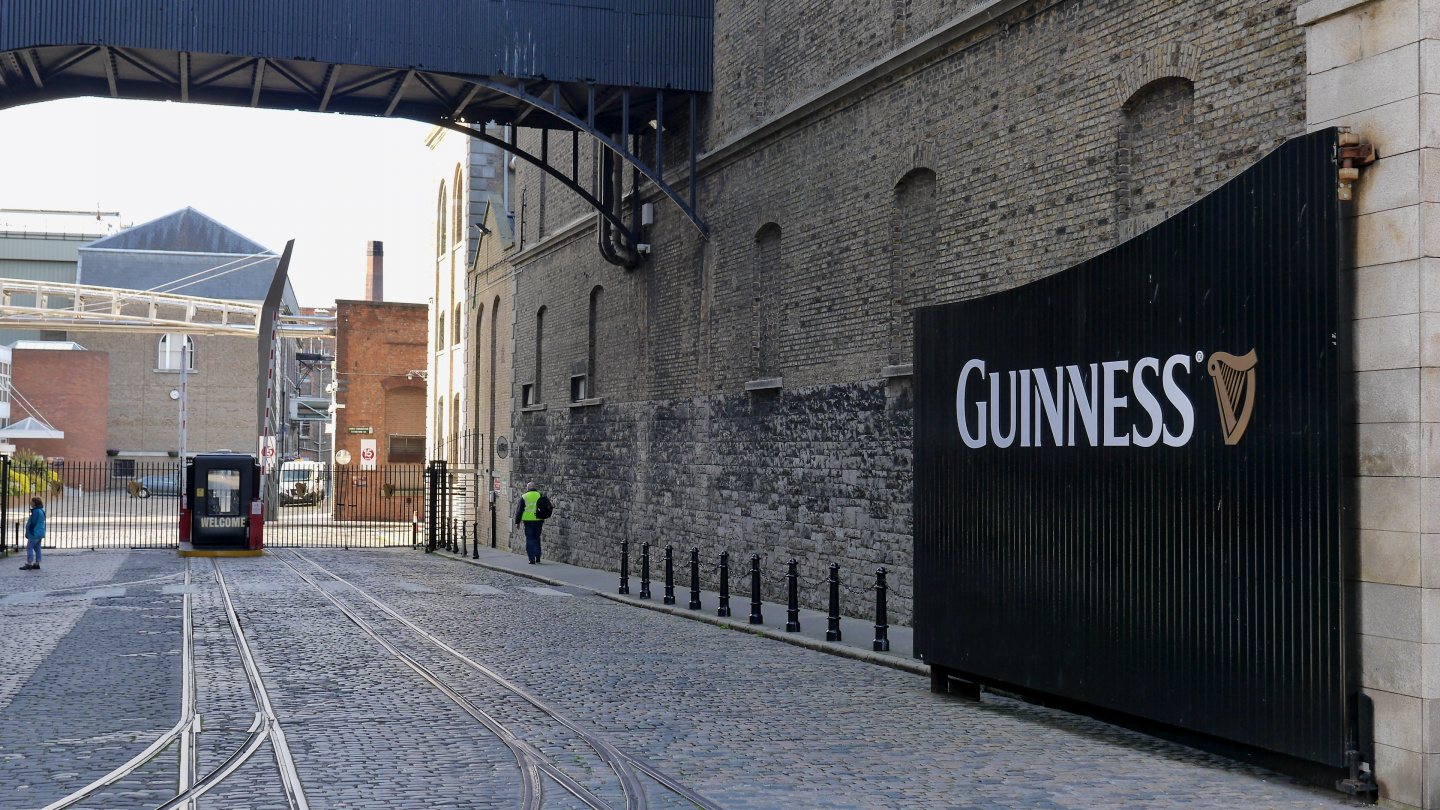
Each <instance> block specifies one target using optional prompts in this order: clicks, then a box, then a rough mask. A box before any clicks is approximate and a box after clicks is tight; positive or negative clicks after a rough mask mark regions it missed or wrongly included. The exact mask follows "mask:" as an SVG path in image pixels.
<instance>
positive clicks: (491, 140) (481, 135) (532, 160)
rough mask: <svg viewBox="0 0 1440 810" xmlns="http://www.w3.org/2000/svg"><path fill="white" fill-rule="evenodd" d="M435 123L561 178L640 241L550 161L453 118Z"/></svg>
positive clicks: (556, 177)
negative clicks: (497, 148)
mask: <svg viewBox="0 0 1440 810" xmlns="http://www.w3.org/2000/svg"><path fill="white" fill-rule="evenodd" d="M435 125H436V126H441V127H444V128H446V129H453V130H455V131H456V132H460V133H463V134H465V135H468V136H470V137H471V138H478V139H480V140H482V141H484V142H486V143H488V144H492V145H494V146H497V147H499V148H500V149H502V150H504V151H506V152H509V153H511V154H513V155H514V156H516V157H518V158H520V159H521V160H523V161H525V162H526V163H529V164H530V165H532V166H534V167H536V168H537V169H540V170H541V171H543V172H545V173H546V174H548V175H550V176H551V177H553V178H555V179H556V180H559V181H560V182H561V184H562V185H564V186H565V187H566V188H568V189H570V190H571V191H573V192H575V193H576V194H579V195H580V197H581V199H583V200H585V202H587V203H589V204H590V207H591V208H594V209H595V211H596V212H597V213H599V214H600V216H602V217H604V218H605V219H606V221H608V222H609V223H610V224H612V225H614V226H615V228H616V230H618V231H620V233H622V234H624V236H625V238H626V239H628V240H630V243H631V244H632V245H633V244H635V243H636V242H638V241H639V240H638V239H637V238H636V235H635V232H634V231H632V230H630V228H628V227H626V225H625V222H624V220H622V219H620V217H617V216H615V214H614V213H613V212H611V211H609V210H607V209H606V207H605V205H604V204H603V203H601V202H600V200H599V199H597V198H596V197H595V195H594V194H591V193H590V192H589V191H586V190H585V188H584V187H583V186H581V185H580V184H579V183H577V182H575V181H574V180H571V179H570V178H569V177H567V176H566V175H565V174H564V173H563V172H561V171H560V170H559V169H557V168H555V167H554V166H551V165H550V164H549V163H548V162H546V161H543V160H541V159H540V158H538V157H536V156H534V155H532V154H530V153H529V152H526V151H525V150H524V149H521V148H520V147H518V146H514V145H511V144H510V143H508V142H506V141H504V140H502V139H500V138H497V137H495V136H494V135H491V134H489V133H487V132H485V131H484V130H480V129H472V128H471V127H470V126H469V125H467V124H459V123H456V122H455V121H453V120H451V119H448V118H442V119H439V120H437V121H436V122H435Z"/></svg>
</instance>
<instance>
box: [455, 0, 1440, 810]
mask: <svg viewBox="0 0 1440 810" xmlns="http://www.w3.org/2000/svg"><path fill="white" fill-rule="evenodd" d="M772 12H773V13H772ZM714 19H715V40H714V45H715V52H714V56H715V66H714V80H715V89H714V93H713V94H712V95H711V96H710V97H709V99H708V101H707V103H706V104H705V105H703V106H702V108H701V120H700V121H699V126H700V141H701V156H700V159H699V162H698V167H697V176H696V178H694V180H695V183H696V186H697V191H698V198H699V211H700V214H701V216H702V217H703V218H704V219H705V221H706V222H707V224H708V225H709V227H710V234H709V237H708V238H702V237H700V236H699V235H698V234H697V233H696V232H695V230H694V229H693V228H692V227H691V226H690V224H689V223H688V222H687V221H686V220H685V218H684V217H683V216H682V215H681V214H680V213H679V212H678V211H677V210H676V209H675V208H674V207H673V206H672V205H670V204H669V203H668V201H666V200H664V199H662V198H660V196H659V195H658V194H657V193H655V191H654V188H653V186H648V185H646V186H642V187H641V190H640V194H641V198H642V201H645V202H654V203H655V212H654V213H655V223H654V225H653V226H651V227H649V228H647V229H646V232H645V234H644V237H643V238H644V240H645V241H647V242H648V243H650V244H651V245H652V250H653V252H652V253H651V254H649V256H648V257H647V258H646V260H645V261H644V262H643V263H642V264H641V265H640V266H639V267H638V268H636V269H634V270H628V271H627V270H623V269H621V268H619V267H615V266H612V265H610V264H608V263H606V262H605V261H604V260H602V259H601V257H600V256H598V255H597V251H596V249H595V242H596V236H597V234H596V217H595V215H594V213H593V212H592V211H591V210H590V209H588V208H587V207H586V206H585V205H584V204H583V203H582V202H581V201H579V200H578V199H576V198H575V197H574V196H573V195H571V194H569V193H568V192H567V191H565V190H564V189H560V188H557V186H556V184H555V183H554V182H553V181H552V182H549V183H547V182H546V178H545V177H544V175H543V174H542V173H541V172H539V171H537V170H533V169H530V168H529V167H527V166H523V165H522V166H521V167H520V168H519V170H518V172H517V175H516V177H515V189H514V192H513V193H512V196H511V197H510V201H511V205H510V206H508V208H509V213H513V214H514V216H515V220H516V233H515V240H516V248H515V250H514V251H513V252H512V253H511V254H510V255H509V257H508V260H507V261H508V265H509V266H511V267H513V279H514V287H513V296H514V297H513V321H514V332H513V338H512V340H513V345H512V353H513V358H514V367H513V381H512V387H511V392H510V396H511V400H512V406H513V413H514V416H513V418H512V422H511V425H512V431H513V437H512V438H513V446H514V455H513V456H512V463H513V471H514V475H515V476H516V477H517V478H525V479H529V478H533V479H535V480H536V481H538V482H539V483H540V484H541V486H542V488H544V489H546V490H547V491H548V492H549V493H550V494H551V495H552V497H553V498H554V499H555V502H556V506H557V512H556V516H555V518H554V519H552V521H551V526H552V528H551V529H550V530H548V531H547V535H548V545H547V556H550V557H552V558H554V559H558V560H561V561H569V562H576V563H579V564H582V565H588V566H596V567H612V566H613V565H614V559H615V551H614V549H615V546H616V545H617V544H618V543H619V541H620V540H622V539H629V540H631V541H632V542H637V541H644V540H650V541H654V542H661V543H673V544H674V545H676V546H677V547H680V548H685V547H687V546H690V545H694V546H699V547H700V548H702V549H704V550H705V551H706V554H707V556H712V555H714V554H717V553H718V552H719V551H721V550H729V551H730V552H731V554H732V556H739V557H741V558H743V557H745V556H748V555H749V554H750V553H751V552H752V551H753V552H755V553H759V554H761V555H762V556H764V557H765V558H766V565H767V568H768V569H769V570H774V569H775V566H776V563H777V562H778V561H780V560H784V559H787V558H789V557H792V556H793V557H795V558H797V559H799V560H800V561H801V563H802V565H803V566H804V570H807V571H819V570H823V566H825V565H828V564H829V563H830V562H832V561H833V562H837V563H839V565H840V567H841V571H842V574H843V576H844V578H845V581H844V587H843V589H842V594H843V600H844V601H843V604H842V608H843V610H844V612H845V613H847V614H850V615H863V614H864V613H865V611H866V609H867V608H868V598H869V591H868V588H867V585H868V583H867V582H866V581H865V580H866V578H867V577H868V575H869V574H870V572H873V571H874V569H875V567H876V566H878V565H884V566H887V567H888V568H890V569H891V571H892V572H893V574H894V575H893V576H892V579H891V582H890V584H891V591H890V608H891V620H892V621H899V622H907V623H908V622H909V621H910V620H911V615H912V614H911V610H912V605H911V593H912V590H911V588H912V586H911V578H910V575H911V571H912V539H911V512H910V509H911V502H912V476H911V431H912V410H911V401H910V390H911V365H910V363H911V346H912V340H913V335H912V331H911V314H910V313H911V310H912V309H913V308H914V307H917V306H923V305H930V304H938V303H944V302H948V301H955V300H960V299H965V298H970V297H975V296H980V295H984V294H987V293H991V292H995V291H999V290H1004V289H1008V288H1011V287H1014V286H1017V285H1020V284H1024V283H1026V282H1028V281H1032V280H1035V279H1039V278H1043V277H1045V276H1047V275H1049V274H1052V273H1055V272H1057V271H1059V270H1062V269H1064V268H1066V267H1069V266H1072V265H1074V264H1077V263H1079V262H1080V261H1082V260H1084V259H1086V258H1089V257H1092V256H1095V255H1097V254H1098V253H1101V252H1103V251H1104V250H1107V249H1109V248H1111V247H1113V246H1115V245H1117V244H1119V243H1120V242H1122V241H1124V240H1126V239H1128V238H1130V237H1131V236H1134V235H1135V234H1137V233H1139V232H1141V231H1143V230H1145V229H1146V228H1149V227H1151V226H1152V225H1154V224H1156V223H1157V222H1159V221H1160V220H1162V219H1163V218H1165V217H1166V216H1168V215H1170V214H1171V213H1173V212H1175V211H1177V210H1178V209H1179V208H1182V207H1184V206H1186V205H1188V204H1189V203H1191V202H1193V201H1194V200H1196V199H1198V198H1199V197H1200V196H1202V195H1204V194H1206V193H1208V192H1210V191H1212V190H1214V189H1215V188H1216V187H1218V186H1219V185H1220V184H1222V183H1223V182H1225V181H1226V180H1228V179H1230V178H1232V177H1234V176H1235V175H1236V174H1237V173H1239V172H1240V171H1241V170H1243V169H1245V168H1247V167H1248V166H1250V165H1251V164H1253V163H1254V162H1255V161H1256V160H1257V159H1258V158H1260V157H1261V156H1263V155H1264V154H1266V153H1268V152H1269V151H1271V150H1272V149H1273V148H1275V147H1276V146H1277V145H1279V144H1281V143H1283V142H1284V141H1286V140H1287V139H1290V138H1293V137H1295V136H1297V135H1300V134H1303V133H1305V132H1306V131H1308V130H1313V129H1318V128H1321V127H1326V126H1335V125H1344V126H1350V127H1352V128H1354V129H1355V130H1357V131H1358V132H1359V134H1360V135H1361V137H1362V138H1363V139H1364V140H1366V141H1367V142H1369V143H1372V144H1374V146H1375V148H1376V150H1377V153H1378V154H1379V155H1380V158H1381V159H1380V160H1379V162H1378V163H1377V164H1376V165H1374V166H1372V167H1370V168H1369V169H1367V170H1366V172H1365V174H1364V176H1363V177H1362V178H1361V180H1360V181H1359V182H1358V183H1357V184H1356V186H1355V203H1354V209H1353V213H1354V215H1355V218H1354V220H1353V221H1352V222H1351V223H1350V224H1349V226H1348V227H1349V228H1350V235H1351V236H1352V237H1353V247H1354V251H1353V255H1352V256H1351V259H1350V260H1351V261H1352V262H1353V267H1354V270H1355V272H1354V273H1353V275H1352V280H1353V283H1354V285H1355V304H1354V313H1353V316H1354V345H1353V365H1354V369H1355V372H1356V373H1355V375H1354V382H1355V388H1356V391H1355V393H1356V401H1357V412H1356V422H1357V424H1355V425H1354V428H1355V437H1356V443H1357V445H1358V452H1357V453H1356V457H1355V460H1354V462H1353V472H1354V475H1355V481H1356V497H1357V499H1358V500H1357V503H1356V506H1357V507H1358V508H1357V509H1356V510H1355V512H1354V513H1353V514H1352V515H1351V516H1349V517H1347V520H1350V521H1351V522H1352V523H1353V524H1354V529H1355V531H1356V546H1355V548H1353V549H1349V550H1347V555H1350V556H1353V558H1354V559H1355V560H1356V561H1357V564H1356V566H1355V567H1354V568H1353V569H1352V576H1353V578H1354V579H1355V580H1356V581H1355V582H1353V583H1352V586H1353V587H1352V591H1351V593H1352V594H1353V598H1354V600H1355V612H1356V614H1357V616H1358V619H1357V621H1356V625H1355V630H1356V632H1355V635H1354V636H1352V637H1351V638H1350V639H1349V642H1348V643H1352V644H1354V645H1355V648H1356V649H1357V650H1358V652H1357V654H1356V659H1355V660H1356V662H1357V666H1356V672H1355V673H1354V675H1353V678H1354V684H1355V685H1356V686H1357V687H1359V688H1360V689H1361V690H1362V691H1363V692H1364V694H1365V695H1367V696H1368V697H1370V698H1371V700H1373V703H1374V712H1375V717H1374V740H1373V743H1374V745H1373V748H1374V754H1373V759H1374V761H1373V764H1374V768H1375V771H1376V774H1377V777H1378V780H1379V783H1380V790H1381V798H1382V800H1383V801H1384V802H1386V803H1388V804H1389V805H1390V806H1407V807H1432V808H1433V807H1440V753H1436V752H1440V726H1436V724H1434V723H1433V722H1431V719H1433V717H1435V716H1436V712H1437V706H1440V691H1437V690H1436V688H1435V684H1436V683H1440V680H1437V678H1435V677H1432V676H1433V675H1435V674H1436V671H1437V669H1440V667H1437V666H1436V662H1437V661H1440V658H1437V652H1440V633H1437V632H1436V629H1435V626H1434V625H1435V623H1434V622H1433V621H1430V620H1429V618H1427V617H1429V616H1430V615H1431V613H1432V612H1433V611H1431V610H1430V609H1429V607H1428V606H1430V605H1432V604H1433V603H1434V601H1435V599H1436V598H1437V596H1440V567H1437V566H1436V565H1434V564H1433V562H1434V560H1437V559H1440V555H1437V554H1435V553H1434V552H1435V540H1436V538H1440V520H1437V519H1435V517H1434V515H1435V513H1436V510H1435V508H1434V507H1435V504H1436V502H1437V498H1440V464H1437V463H1436V459H1440V452H1437V450H1436V447H1437V446H1440V445H1437V443H1436V441H1435V437H1436V436H1440V432H1437V431H1436V430H1435V429H1434V426H1435V423H1436V422H1435V418H1434V414H1436V413H1440V405H1437V403H1440V393H1437V392H1440V376H1437V375H1440V351H1436V346H1440V318H1437V317H1436V316H1435V314H1434V313H1435V312H1437V311H1440V304H1437V301H1440V299H1437V297H1436V296H1435V295H1434V294H1433V289H1432V288H1433V287H1434V279H1433V278H1432V276H1431V273H1432V271H1433V270H1434V268H1433V267H1432V266H1431V265H1432V263H1433V262H1434V258H1432V257H1431V254H1435V255H1436V256H1440V242H1437V241H1436V240H1435V239H1434V238H1432V235H1433V234H1434V233H1436V232H1440V231H1437V229H1436V228H1430V227H1428V226H1429V219H1430V218H1432V217H1433V218H1436V219H1437V225H1440V209H1437V208H1436V206H1435V205H1433V201H1432V200H1431V196H1433V194H1434V189H1433V188H1432V186H1433V185H1434V184H1433V182H1431V181H1430V178H1431V177H1432V175H1433V173H1434V172H1433V170H1434V167H1435V165H1440V164H1436V163H1435V161H1434V155H1435V154H1440V152H1436V151H1435V149H1436V147H1440V136H1437V135H1436V133H1435V132H1434V127H1432V126H1430V124H1429V123H1428V122H1429V121H1430V118H1431V117H1432V116H1431V115H1430V105H1433V100H1434V99H1435V98H1436V96H1435V95H1433V93H1434V92H1435V85H1436V82H1435V80H1434V77H1435V75H1436V67H1437V65H1436V62H1437V56H1436V53H1435V51H1434V49H1433V48H1432V47H1431V46H1432V45H1433V44H1434V42H1435V41H1436V38H1437V37H1440V25H1437V24H1436V20H1437V19H1440V4H1437V3H1436V2H1434V0H1307V1H1306V2H1298V3H1292V2H1289V1H1288V0H1284V1H1283V2H1282V0H1259V2H1243V3H1242V2H1238V1H1237V0H1218V1H1217V2H1211V3H1193V2H1185V1H1184V0H1146V1H1145V2H1119V0H1102V2H1081V0H995V1H994V2H962V3H958V4H946V3H940V2H929V1H922V0H915V2H905V3H896V4H891V5H886V6H884V7H881V6H875V5H864V4H850V5H849V6H847V7H843V8H842V7H836V6H835V5H833V4H827V5H822V4H818V3H813V2H801V3H799V4H794V3H792V4H788V5H785V6H779V5H777V4H775V3H771V2H759V3H746V2H736V1H734V0H719V2H717V3H716V4H715V18H714ZM666 123H667V125H669V124H670V123H671V121H670V120H669V119H667V121H666ZM676 123H677V124H678V132H679V133H680V134H681V137H670V138H667V141H666V143H667V146H668V147H670V148H671V149H673V150H674V151H673V152H670V153H668V154H667V157H666V160H665V165H666V166H667V167H671V169H672V170H671V171H670V172H668V173H667V178H668V179H669V180H670V182H671V183H672V185H674V186H675V187H676V188H677V189H679V190H680V191H681V193H682V194H683V193H685V192H686V190H687V189H686V186H687V184H688V182H689V179H688V178H687V177H686V172H685V168H684V165H683V163H684V161H683V157H684V155H683V152H682V151H680V150H681V148H682V147H683V144H682V142H683V141H684V137H683V135H684V133H685V132H686V126H687V122H684V121H679V122H676ZM667 128H668V126H667ZM519 141H520V143H521V145H522V146H524V147H526V148H527V149H528V151H530V152H531V153H532V154H538V153H540V151H541V149H540V143H539V141H540V137H539V135H538V134H537V133H535V132H531V131H528V130H522V131H521V132H520V136H519ZM1432 141H1434V142H1432ZM549 147H550V148H549V157H550V160H551V161H552V162H553V164H554V165H555V166H557V167H568V166H569V165H570V161H571V159H572V155H571V153H570V150H569V146H568V144H565V143H564V142H563V141H562V142H560V143H558V144H556V143H551V144H550V145H549ZM653 150H654V135H653V133H650V132H648V131H647V132H646V133H645V134H644V135H642V136H641V137H639V138H638V143H637V144H636V145H635V151H636V152H637V153H639V154H650V153H652V152H653ZM591 154H592V153H591V151H590V150H589V149H588V148H586V149H584V150H582V152H581V154H580V155H578V156H575V157H577V158H578V162H579V164H580V167H581V170H580V176H590V174H592V173H593V172H594V169H595V167H594V166H593V163H592V160H591ZM501 346H502V349H503V346H504V341H503V339H502V340H501ZM471 365H472V367H473V361H471ZM582 380H583V383H584V388H583V391H582V389H580V388H579V387H578V385H577V381H582ZM471 388H472V389H475V386H473V385H472V386H471ZM510 545H511V547H512V548H518V539H517V538H515V537H512V538H511V540H510ZM702 570H703V571H704V573H705V576H706V578H707V582H706V584H707V585H709V586H712V587H713V579H711V578H710V577H711V574H712V571H711V569H710V568H709V567H708V566H706V567H705V568H704V569H702ZM1432 574H1434V576H1432ZM781 588H782V585H781V584H780V583H779V582H778V581H777V582H775V583H774V584H773V585H771V584H767V585H766V586H765V595H766V597H767V598H780V593H781V590H780V589H781ZM802 598H803V599H804V600H805V601H806V602H807V603H808V605H809V606H810V607H815V608H822V609H823V607H824V605H823V604H822V603H821V602H820V601H819V600H820V599H821V598H822V594H821V593H820V592H819V591H815V590H806V591H804V592H803V593H802Z"/></svg>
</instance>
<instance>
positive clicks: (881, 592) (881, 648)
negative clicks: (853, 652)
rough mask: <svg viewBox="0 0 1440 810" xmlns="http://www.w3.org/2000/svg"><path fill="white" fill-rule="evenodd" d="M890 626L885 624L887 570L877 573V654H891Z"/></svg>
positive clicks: (881, 569) (882, 568) (882, 569)
mask: <svg viewBox="0 0 1440 810" xmlns="http://www.w3.org/2000/svg"><path fill="white" fill-rule="evenodd" d="M889 634H890V625H888V624H886V623H885V569H884V567H881V568H880V570H878V571H876V572H875V652H890V635H889Z"/></svg>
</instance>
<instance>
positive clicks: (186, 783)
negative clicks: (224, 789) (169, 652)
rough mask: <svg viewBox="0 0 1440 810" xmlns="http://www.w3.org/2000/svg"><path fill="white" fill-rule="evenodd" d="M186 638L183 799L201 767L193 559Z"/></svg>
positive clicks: (182, 704)
mask: <svg viewBox="0 0 1440 810" xmlns="http://www.w3.org/2000/svg"><path fill="white" fill-rule="evenodd" d="M183 603H184V606H185V607H184V611H185V620H184V627H185V631H184V638H183V640H182V641H181V646H180V716H181V717H182V718H187V719H189V721H190V722H188V723H186V724H185V731H184V732H182V733H181V734H180V776H179V779H178V780H177V786H178V790H179V794H180V795H181V796H184V795H185V794H186V792H187V791H189V789H190V787H191V786H192V785H193V784H195V770H196V767H197V766H198V765H199V761H198V758H197V753H198V749H199V740H198V739H197V737H198V735H199V734H200V716H199V715H198V714H196V712H195V698H196V689H195V621H194V617H193V616H192V614H191V596H190V560H189V558H186V560H185V595H184V600H183ZM185 808H186V810H195V802H193V801H187V802H186V803H185Z"/></svg>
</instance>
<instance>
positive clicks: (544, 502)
mask: <svg viewBox="0 0 1440 810" xmlns="http://www.w3.org/2000/svg"><path fill="white" fill-rule="evenodd" d="M554 512H555V505H554V504H552V503H550V496H548V495H541V496H540V500H538V501H536V502H535V517H537V518H540V519H541V520H549V519H550V515H552V514H554Z"/></svg>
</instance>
